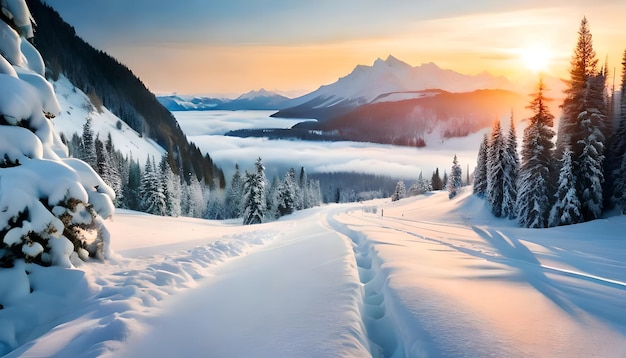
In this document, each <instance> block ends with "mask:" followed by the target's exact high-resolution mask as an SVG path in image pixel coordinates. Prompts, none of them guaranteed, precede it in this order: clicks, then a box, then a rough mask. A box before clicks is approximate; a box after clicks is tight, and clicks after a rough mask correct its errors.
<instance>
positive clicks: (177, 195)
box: [159, 155, 182, 217]
mask: <svg viewBox="0 0 626 358" xmlns="http://www.w3.org/2000/svg"><path fill="white" fill-rule="evenodd" d="M159 169H160V175H161V185H162V187H163V195H164V197H165V215H168V216H174V217H177V216H180V215H181V213H182V211H181V206H180V202H181V197H182V186H181V184H180V177H179V176H178V175H176V173H174V172H173V171H172V168H171V167H170V163H169V162H168V160H167V156H166V155H164V156H163V157H162V158H161V163H160V164H159Z"/></svg>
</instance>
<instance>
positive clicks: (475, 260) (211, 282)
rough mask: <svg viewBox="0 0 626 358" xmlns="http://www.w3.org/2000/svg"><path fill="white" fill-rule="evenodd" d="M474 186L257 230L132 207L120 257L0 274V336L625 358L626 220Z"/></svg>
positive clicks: (26, 343)
mask: <svg viewBox="0 0 626 358" xmlns="http://www.w3.org/2000/svg"><path fill="white" fill-rule="evenodd" d="M464 190H465V192H464V193H462V194H460V195H458V196H457V198H455V199H453V200H449V199H448V197H447V193H445V192H439V193H435V194H427V195H425V196H419V197H414V198H409V199H403V200H399V201H396V202H393V203H392V202H391V201H390V200H389V199H381V200H376V201H372V202H365V203H354V204H342V205H328V206H325V207H321V208H314V209H309V210H305V211H301V212H297V213H296V214H293V215H289V216H286V217H284V218H283V219H281V220H279V221H277V222H272V223H266V224H261V225H250V226H241V225H240V223H239V222H236V221H225V222H224V221H206V220H200V219H189V218H163V217H154V216H150V215H147V214H141V213H135V212H129V211H120V212H119V213H117V214H116V215H115V216H114V217H113V218H112V219H109V220H108V221H107V223H106V224H107V227H108V228H109V230H110V231H111V235H112V238H113V240H112V242H111V245H112V248H113V250H114V254H113V255H112V257H113V258H112V259H111V260H109V261H107V262H105V263H101V264H96V263H89V264H86V265H83V266H81V267H79V269H80V270H77V269H61V268H52V269H51V268H40V267H35V266H30V265H25V266H26V269H27V270H29V272H31V273H30V275H24V274H23V272H24V267H20V268H16V269H11V270H2V271H1V272H0V273H1V274H2V275H1V276H0V279H1V280H3V281H4V280H10V282H15V284H16V285H21V286H16V287H22V290H21V291H19V290H18V291H17V292H13V291H11V292H6V291H0V298H5V297H8V295H13V298H12V299H10V300H6V302H12V303H11V304H8V303H7V304H6V305H5V308H4V309H2V310H0V322H2V323H0V342H2V344H4V347H6V348H5V353H7V357H17V356H58V357H61V356H76V355H79V356H105V357H109V356H115V357H137V356H199V355H200V356H229V357H249V356H255V357H276V356H318V357H322V356H323V357H327V356H345V357H355V356H358V357H367V356H374V357H382V356H385V357H404V356H407V357H415V356H472V357H474V356H481V357H484V356H499V357H501V356H506V357H527V356H550V357H572V356H602V357H617V356H620V353H619V352H624V351H625V350H626V337H625V336H626V310H625V308H626V303H625V301H624V300H623V297H624V292H625V290H626V270H624V268H625V267H624V266H625V264H624V262H626V249H624V246H623V238H622V234H621V233H623V232H624V230H626V218H625V217H622V216H620V217H611V218H607V219H602V220H596V221H592V222H589V223H585V224H579V225H573V226H568V227H559V228H551V229H542V230H536V229H524V228H519V227H517V224H516V222H514V221H511V220H507V219H496V218H494V217H493V216H492V215H491V214H490V213H489V210H488V208H487V207H486V203H485V201H484V200H482V199H479V198H477V197H475V196H472V195H470V191H471V189H470V188H469V187H466V188H464ZM374 209H375V210H374ZM53 271H54V272H53ZM25 282H26V283H25ZM29 282H30V286H31V287H34V288H35V289H34V291H33V293H31V294H29V293H28V285H29ZM0 287H6V285H0ZM0 290H1V289H0ZM64 290H67V291H66V292H67V295H68V296H67V298H65V299H61V297H62V295H63V294H65V293H64V292H65V291H64ZM20 292H21V293H20ZM16 296H17V297H16ZM3 302H5V301H3ZM79 302H80V303H79ZM35 327H36V328H35ZM30 330H33V331H32V332H31V331H30ZM2 344H0V347H3V345H2ZM12 349H14V350H13V351H11V350H12Z"/></svg>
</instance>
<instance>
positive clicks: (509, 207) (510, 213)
mask: <svg viewBox="0 0 626 358" xmlns="http://www.w3.org/2000/svg"><path fill="white" fill-rule="evenodd" d="M518 173H519V157H518V155H517V133H516V131H515V122H514V121H513V116H512V115H511V123H510V125H509V132H508V135H507V138H506V149H505V151H504V182H503V195H504V196H503V200H502V216H504V217H508V218H509V219H515V218H516V217H517V176H518Z"/></svg>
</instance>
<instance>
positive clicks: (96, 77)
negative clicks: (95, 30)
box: [26, 0, 225, 186]
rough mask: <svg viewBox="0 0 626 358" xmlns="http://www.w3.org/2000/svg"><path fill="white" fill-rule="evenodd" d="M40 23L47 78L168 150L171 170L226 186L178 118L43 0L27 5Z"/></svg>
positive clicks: (38, 41) (37, 42)
mask: <svg viewBox="0 0 626 358" xmlns="http://www.w3.org/2000/svg"><path fill="white" fill-rule="evenodd" d="M26 2H27V3H28V6H29V7H30V10H31V12H32V15H33V17H34V19H35V22H36V24H37V27H36V28H35V31H36V32H35V46H36V47H37V49H38V50H39V51H40V52H41V54H42V56H43V58H45V59H46V61H47V63H46V65H47V68H48V74H47V75H48V76H50V77H52V79H55V77H58V76H59V75H60V74H64V75H65V76H66V77H67V78H68V79H69V80H70V81H71V82H72V83H73V84H74V85H75V86H76V87H78V88H80V89H81V90H82V91H83V92H85V93H87V94H89V95H90V96H93V95H95V96H97V97H99V98H100V99H101V100H102V103H103V104H104V105H105V106H106V107H107V108H108V109H109V110H110V111H111V112H113V113H114V114H116V115H117V116H118V117H120V118H121V119H122V120H123V121H124V122H126V123H127V124H128V125H130V126H131V127H132V128H133V129H135V130H136V131H138V132H139V133H142V134H143V135H145V136H147V137H149V138H152V139H154V140H155V141H156V142H157V143H159V144H160V145H161V146H163V147H164V148H166V149H167V151H168V160H169V162H170V165H171V166H172V168H176V169H178V170H180V171H181V172H182V173H184V174H185V176H186V177H187V179H188V176H189V174H190V173H192V172H194V173H196V176H197V177H198V179H199V180H202V179H204V180H205V182H206V183H207V184H208V185H213V183H216V184H218V185H219V186H224V185H225V183H224V179H223V178H224V176H223V173H222V171H221V169H220V168H218V167H217V166H216V165H215V164H214V163H213V161H212V160H211V158H210V156H209V155H203V154H202V153H201V152H200V150H199V149H198V148H197V147H196V146H195V145H193V143H189V142H188V141H187V138H186V137H185V135H184V133H183V131H182V130H181V129H180V127H179V125H178V123H177V122H176V119H175V118H174V116H173V115H172V114H171V113H170V112H169V111H168V110H167V109H166V108H165V107H163V105H161V104H160V103H159V102H158V101H157V99H156V97H155V96H154V94H152V93H151V92H150V91H149V90H148V89H147V88H146V86H145V85H144V84H143V83H142V82H141V80H139V78H137V76H135V75H134V74H133V73H132V71H131V70H130V69H128V68H127V67H126V66H124V65H123V64H121V63H120V62H119V61H117V60H115V59H114V58H113V57H111V56H109V55H108V54H106V53H105V52H103V51H100V50H97V49H95V48H93V47H92V46H91V45H89V44H88V43H86V42H85V41H83V40H82V39H81V38H80V37H78V36H77V35H76V32H75V30H74V28H73V27H72V26H70V25H69V24H67V23H66V22H64V21H63V19H62V18H61V17H60V15H59V14H58V13H57V12H56V11H55V10H54V9H52V8H51V7H50V6H48V5H46V4H44V3H43V2H42V1H41V0H27V1H26Z"/></svg>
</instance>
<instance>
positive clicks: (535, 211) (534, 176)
mask: <svg viewBox="0 0 626 358" xmlns="http://www.w3.org/2000/svg"><path fill="white" fill-rule="evenodd" d="M544 90H545V86H544V84H543V80H541V79H540V80H539V84H538V85H537V92H536V93H535V94H534V95H533V99H532V101H531V102H530V105H529V106H528V108H529V109H531V110H532V111H533V113H534V115H533V116H532V117H531V118H529V121H530V124H529V125H528V127H526V129H524V138H523V139H522V160H521V164H520V171H519V176H518V182H517V218H518V220H519V223H520V224H521V225H522V226H524V227H531V228H543V227H546V226H547V224H548V218H549V215H550V208H551V195H552V194H551V193H552V190H551V186H550V179H551V178H550V176H551V165H552V148H553V147H554V144H553V143H552V138H553V137H554V131H553V130H552V129H551V128H550V127H552V125H553V120H554V116H553V115H552V114H551V113H550V109H549V108H548V105H547V102H548V101H549V99H547V98H545V97H544Z"/></svg>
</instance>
